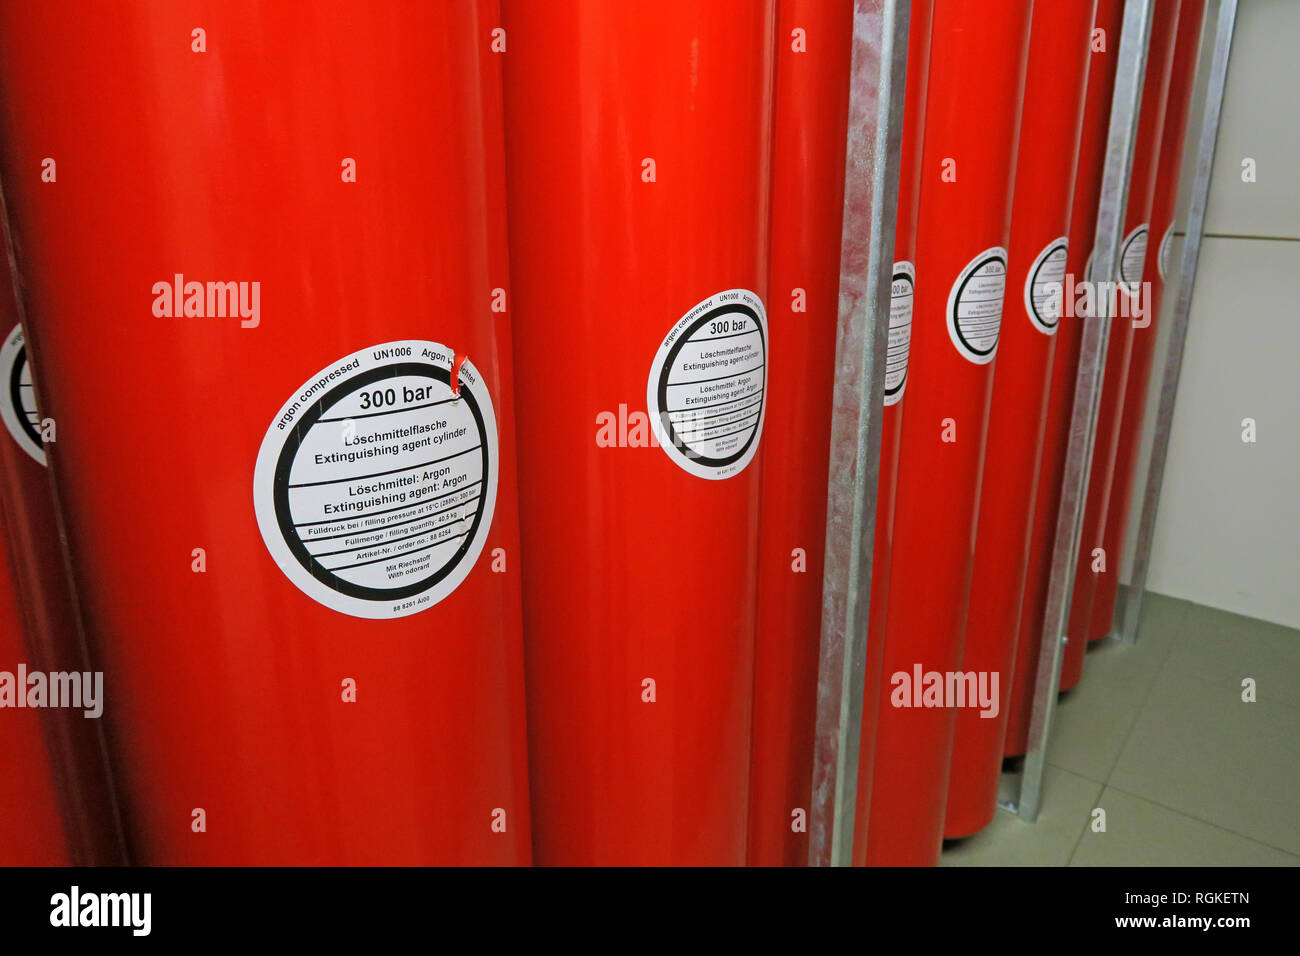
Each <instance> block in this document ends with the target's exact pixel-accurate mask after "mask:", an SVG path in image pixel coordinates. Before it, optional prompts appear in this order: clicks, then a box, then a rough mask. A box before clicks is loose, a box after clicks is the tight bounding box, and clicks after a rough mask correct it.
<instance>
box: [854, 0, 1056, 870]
mask: <svg viewBox="0 0 1300 956" xmlns="http://www.w3.org/2000/svg"><path fill="white" fill-rule="evenodd" d="M1031 7H1032V4H1031V3H1029V2H1027V0H996V2H990V0H985V2H979V3H976V2H973V0H937V2H936V3H935V6H934V21H933V32H932V36H931V53H930V77H929V91H928V94H927V97H926V116H925V140H924V146H923V149H922V187H921V204H920V211H919V214H918V219H917V253H916V273H917V276H918V277H920V278H921V281H920V282H919V283H918V285H917V287H916V295H915V320H914V321H913V323H912V340H911V353H910V357H909V361H908V370H907V414H906V415H905V416H904V418H903V426H902V432H901V440H900V442H899V462H898V479H897V480H898V485H897V498H896V500H897V504H896V513H895V524H894V548H893V558H892V562H891V563H892V571H891V575H890V585H889V606H888V610H887V621H886V625H885V637H884V641H885V644H884V655H885V656H884V668H883V679H884V683H883V684H882V687H881V702H880V708H879V714H878V720H877V731H876V754H875V767H874V771H873V772H874V782H873V786H872V793H871V807H870V825H869V830H868V844H867V862H868V863H870V864H874V865H881V864H884V865H893V864H914V865H917V864H933V863H935V862H937V860H938V857H939V849H940V845H941V843H942V838H943V816H944V800H945V797H946V795H947V792H948V764H949V758H950V756H951V752H952V740H953V728H954V717H955V713H954V711H953V709H952V707H951V705H950V704H951V702H950V701H949V700H946V699H945V694H944V691H945V690H946V689H950V687H951V684H952V681H951V679H950V678H949V676H948V675H951V674H955V673H956V672H957V671H958V669H959V668H960V666H961V657H962V637H963V633H964V630H965V624H966V610H967V602H968V599H969V597H970V576H971V567H972V558H973V552H974V538H975V518H976V513H977V509H978V504H979V495H980V473H981V468H982V464H983V457H984V439H985V430H986V425H987V419H988V408H989V396H990V389H991V386H992V362H993V358H994V355H995V353H996V351H997V345H998V327H999V325H1000V324H1001V317H1002V304H1003V296H1004V293H1005V290H1006V281H1007V248H1006V247H1007V242H1008V239H1009V232H1010V225H1011V223H1010V220H1011V189H1012V185H1013V181H1014V178H1015V156H1016V149H1017V139H1018V132H1019V127H1020V105H1021V94H1022V92H1023V87H1024V77H1025V57H1026V53H1027V49H1028V40H1029V20H1030V10H1031Z"/></svg>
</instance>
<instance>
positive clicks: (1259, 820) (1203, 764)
mask: <svg viewBox="0 0 1300 956" xmlns="http://www.w3.org/2000/svg"><path fill="white" fill-rule="evenodd" d="M1108 783H1109V784H1110V786H1112V787H1114V788H1116V789H1119V790H1123V791H1125V792H1126V793H1130V794H1133V795H1134V796H1138V797H1144V798H1146V799H1148V800H1151V801H1153V802H1155V803H1157V804H1160V805H1161V806H1163V807H1167V808H1169V809H1171V810H1175V811H1178V812H1180V813H1184V814H1186V815H1188V816H1191V817H1194V818H1196V819H1198V820H1202V821H1204V822H1206V823H1210V824H1213V825H1215V826H1218V827H1222V828H1223V829H1226V830H1230V831H1232V832H1234V833H1238V834H1241V835H1242V836H1246V837H1249V838H1251V839H1253V840H1257V841H1259V842H1261V843H1266V844H1269V845H1270V846H1274V847H1277V848H1279V849H1282V850H1286V851H1288V852H1290V853H1297V854H1300V798H1298V797H1297V794H1300V708H1295V707H1291V706H1288V705H1286V704H1282V703H1278V702H1277V701H1275V700H1270V699H1269V698H1267V697H1264V698H1261V700H1260V701H1259V702H1257V703H1243V702H1242V700H1241V694H1240V690H1239V689H1238V688H1237V687H1234V686H1232V685H1231V684H1227V683H1224V682H1222V681H1218V682H1216V681H1208V680H1205V679H1202V678H1200V677H1196V676H1193V675H1190V674H1188V673H1186V672H1185V671H1184V670H1181V669H1179V668H1168V669H1166V670H1164V671H1162V672H1161V674H1160V676H1159V677H1158V678H1157V680H1156V682H1155V684H1154V685H1153V687H1152V689H1151V694H1150V697H1149V698H1148V700H1147V703H1146V705H1145V707H1144V708H1143V709H1142V712H1141V716H1140V717H1139V718H1138V721H1137V723H1136V724H1135V725H1134V727H1133V731H1132V733H1131V734H1130V736H1129V738H1128V741H1127V742H1126V744H1125V745H1124V749H1123V752H1122V753H1121V755H1120V759H1119V761H1118V762H1117V764H1116V766H1115V769H1114V771H1113V773H1112V774H1111V776H1110V779H1109V781H1108Z"/></svg>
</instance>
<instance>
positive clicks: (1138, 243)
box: [1119, 222, 1151, 289]
mask: <svg viewBox="0 0 1300 956" xmlns="http://www.w3.org/2000/svg"><path fill="white" fill-rule="evenodd" d="M1150 231H1151V230H1150V228H1149V227H1148V225H1147V223H1145V222H1144V223H1142V225H1140V226H1138V227H1137V228H1136V229H1134V230H1133V231H1132V232H1130V233H1129V234H1128V236H1127V237H1126V238H1125V239H1124V247H1123V249H1121V250H1120V254H1119V278H1120V281H1121V282H1124V283H1126V284H1127V285H1128V286H1129V287H1130V288H1131V289H1136V288H1137V286H1138V285H1139V284H1140V283H1141V282H1142V268H1143V265H1144V264H1145V263H1146V259H1147V236H1148V235H1149V233H1150Z"/></svg>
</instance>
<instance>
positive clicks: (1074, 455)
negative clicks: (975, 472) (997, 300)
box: [1002, 0, 1154, 823]
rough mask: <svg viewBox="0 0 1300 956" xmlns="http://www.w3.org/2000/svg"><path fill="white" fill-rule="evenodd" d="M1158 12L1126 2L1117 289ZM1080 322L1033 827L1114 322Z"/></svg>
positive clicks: (1037, 696) (1029, 807)
mask: <svg viewBox="0 0 1300 956" xmlns="http://www.w3.org/2000/svg"><path fill="white" fill-rule="evenodd" d="M1153 9H1154V0H1128V3H1127V4H1126V5H1125V7H1124V24H1123V31H1122V33H1121V35H1120V42H1119V54H1118V56H1119V60H1118V63H1117V65H1116V74H1115V93H1114V98H1113V100H1112V102H1111V113H1110V128H1109V132H1108V135H1107V140H1106V159H1105V172H1104V174H1103V177H1102V184H1101V197H1100V202H1099V205H1098V209H1097V234H1096V242H1095V244H1094V246H1093V251H1094V257H1095V258H1094V267H1093V275H1091V276H1089V277H1088V278H1090V279H1092V280H1093V281H1107V282H1114V281H1116V280H1117V278H1118V276H1119V257H1120V249H1121V246H1122V244H1123V238H1124V237H1123V231H1124V214H1125V209H1126V206H1127V203H1128V186H1129V178H1130V175H1131V173H1132V170H1133V147H1134V141H1135V140H1136V139H1137V127H1138V112H1139V109H1140V107H1141V103H1142V85H1143V78H1144V75H1145V73H1146V60H1147V48H1148V46H1149V44H1150V39H1151V20H1152V12H1153ZM1097 298H1098V299H1099V300H1101V301H1105V300H1106V299H1107V297H1106V296H1099V297H1097ZM1079 321H1083V345H1082V349H1081V351H1080V355H1079V369H1078V377H1077V378H1076V380H1075V386H1074V410H1073V412H1072V413H1071V417H1070V443H1069V450H1068V451H1067V453H1066V458H1065V474H1064V479H1063V481H1062V485H1061V505H1060V510H1059V511H1058V512H1057V517H1056V539H1055V541H1054V543H1053V546H1052V571H1051V576H1050V578H1049V579H1048V586H1047V609H1046V612H1045V614H1044V616H1043V634H1042V638H1041V640H1040V644H1039V654H1038V672H1037V674H1036V675H1035V679H1034V700H1033V708H1032V710H1031V711H1030V722H1029V743H1028V748H1027V750H1026V751H1025V760H1024V764H1023V766H1022V768H1021V770H1020V774H1019V780H1018V781H1017V786H1016V790H1017V791H1018V792H1017V793H1016V795H1015V796H1014V798H1011V799H1008V800H1006V801H1005V802H1004V803H1003V804H1002V805H1003V806H1004V807H1005V808H1006V809H1008V810H1011V811H1012V812H1014V813H1016V814H1017V815H1019V816H1020V818H1021V819H1023V820H1026V821H1028V822H1030V823H1032V822H1034V821H1035V820H1037V819H1038V808H1039V804H1040V799H1041V794H1042V783H1043V771H1044V769H1045V767H1046V758H1047V741H1048V739H1049V736H1050V734H1051V728H1052V719H1053V717H1054V716H1055V713H1056V698H1057V693H1058V689H1059V687H1060V679H1061V657H1062V650H1063V647H1064V645H1065V641H1066V639H1067V637H1066V628H1067V625H1068V623H1069V620H1070V601H1071V598H1072V597H1073V590H1074V570H1075V566H1076V564H1077V562H1078V557H1079V542H1080V538H1081V536H1082V534H1083V515H1084V506H1085V504H1086V502H1087V498H1088V477H1089V473H1090V472H1091V470H1092V453H1093V444H1094V442H1095V439H1096V432H1097V413H1098V407H1099V405H1100V399H1101V390H1102V378H1103V375H1104V373H1105V370H1106V346H1107V343H1108V341H1109V338H1110V323H1111V316H1110V315H1109V314H1107V310H1106V309H1105V308H1103V309H1101V310H1100V314H1099V315H1097V316H1093V317H1090V318H1088V319H1087V320H1084V319H1079Z"/></svg>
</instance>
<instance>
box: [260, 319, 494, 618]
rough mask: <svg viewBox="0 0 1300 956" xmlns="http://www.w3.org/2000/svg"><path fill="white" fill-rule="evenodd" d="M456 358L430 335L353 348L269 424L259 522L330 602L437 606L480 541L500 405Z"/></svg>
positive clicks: (302, 577)
mask: <svg viewBox="0 0 1300 956" xmlns="http://www.w3.org/2000/svg"><path fill="white" fill-rule="evenodd" d="M456 360H457V359H456V355H455V354H454V353H453V352H452V350H451V349H449V348H447V347H446V346H443V345H439V344H437V343H435V342H425V341H418V340H411V341H401V342H387V343H385V344H382V345H376V346H374V347H373V348H368V349H363V350H362V351H360V352H354V353H352V354H351V355H349V356H346V357H345V358H342V359H339V360H338V361H337V362H335V363H334V364H333V365H330V366H328V367H327V368H324V369H322V370H321V371H320V372H319V373H318V374H316V375H313V376H312V377H311V378H310V379H308V380H307V381H306V382H304V383H303V384H302V386H301V387H299V388H297V389H295V390H294V393H293V395H292V396H291V397H290V398H289V400H288V401H287V402H285V404H284V407H283V408H281V409H280V411H279V412H278V413H277V414H276V416H275V418H274V419H273V420H272V422H271V426H270V428H268V429H267V432H266V436H265V438H263V440H262V448H261V451H260V452H259V453H258V456H257V467H256V469H255V471H254V474H253V507H254V511H255V513H256V515H257V524H258V527H259V528H260V529H261V531H262V538H263V540H264V541H265V542H266V547H267V549H268V550H269V551H270V552H271V557H272V558H274V559H275V563H276V564H278V565H279V566H280V570H281V571H283V572H284V574H285V576H286V577H288V578H289V580H290V581H292V582H293V583H294V584H295V585H297V587H298V588H299V589H300V590H302V591H303V592H304V593H305V594H307V595H308V596H309V597H311V598H312V599H314V600H316V601H319V602H320V603H321V604H324V605H325V606H326V607H330V608H333V609H334V610H336V611H342V612H343V613H345V614H351V615H353V616H354V617H367V618H391V617H403V616H405V615H407V614H414V613H416V612H417V611H424V610H427V609H428V608H431V607H433V605H435V604H437V603H438V602H439V601H441V600H442V599H443V598H445V597H446V596H447V595H448V594H450V593H451V592H452V591H454V590H455V589H456V588H457V587H458V586H459V585H460V583H461V582H462V581H463V580H465V577H466V576H467V575H468V574H469V572H470V570H471V569H472V568H473V566H474V563H475V561H476V560H477V559H478V556H479V554H480V553H481V552H482V550H483V544H484V542H485V540H486V539H487V533H488V529H489V528H490V527H491V525H492V512H493V509H494V508H495V505H496V494H497V471H498V468H499V459H498V454H497V423H496V414H495V412H494V411H493V408H492V399H491V396H490V395H489V394H488V391H487V386H486V384H485V383H484V381H483V379H482V376H481V375H480V374H479V372H478V370H477V369H476V368H475V367H474V365H473V364H472V363H471V362H470V361H469V360H468V359H465V360H464V361H463V362H462V364H461V365H460V367H459V370H458V371H456V373H455V376H454V378H453V372H454V370H455V369H456ZM453 382H458V385H459V391H458V392H457V391H454V390H453Z"/></svg>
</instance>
